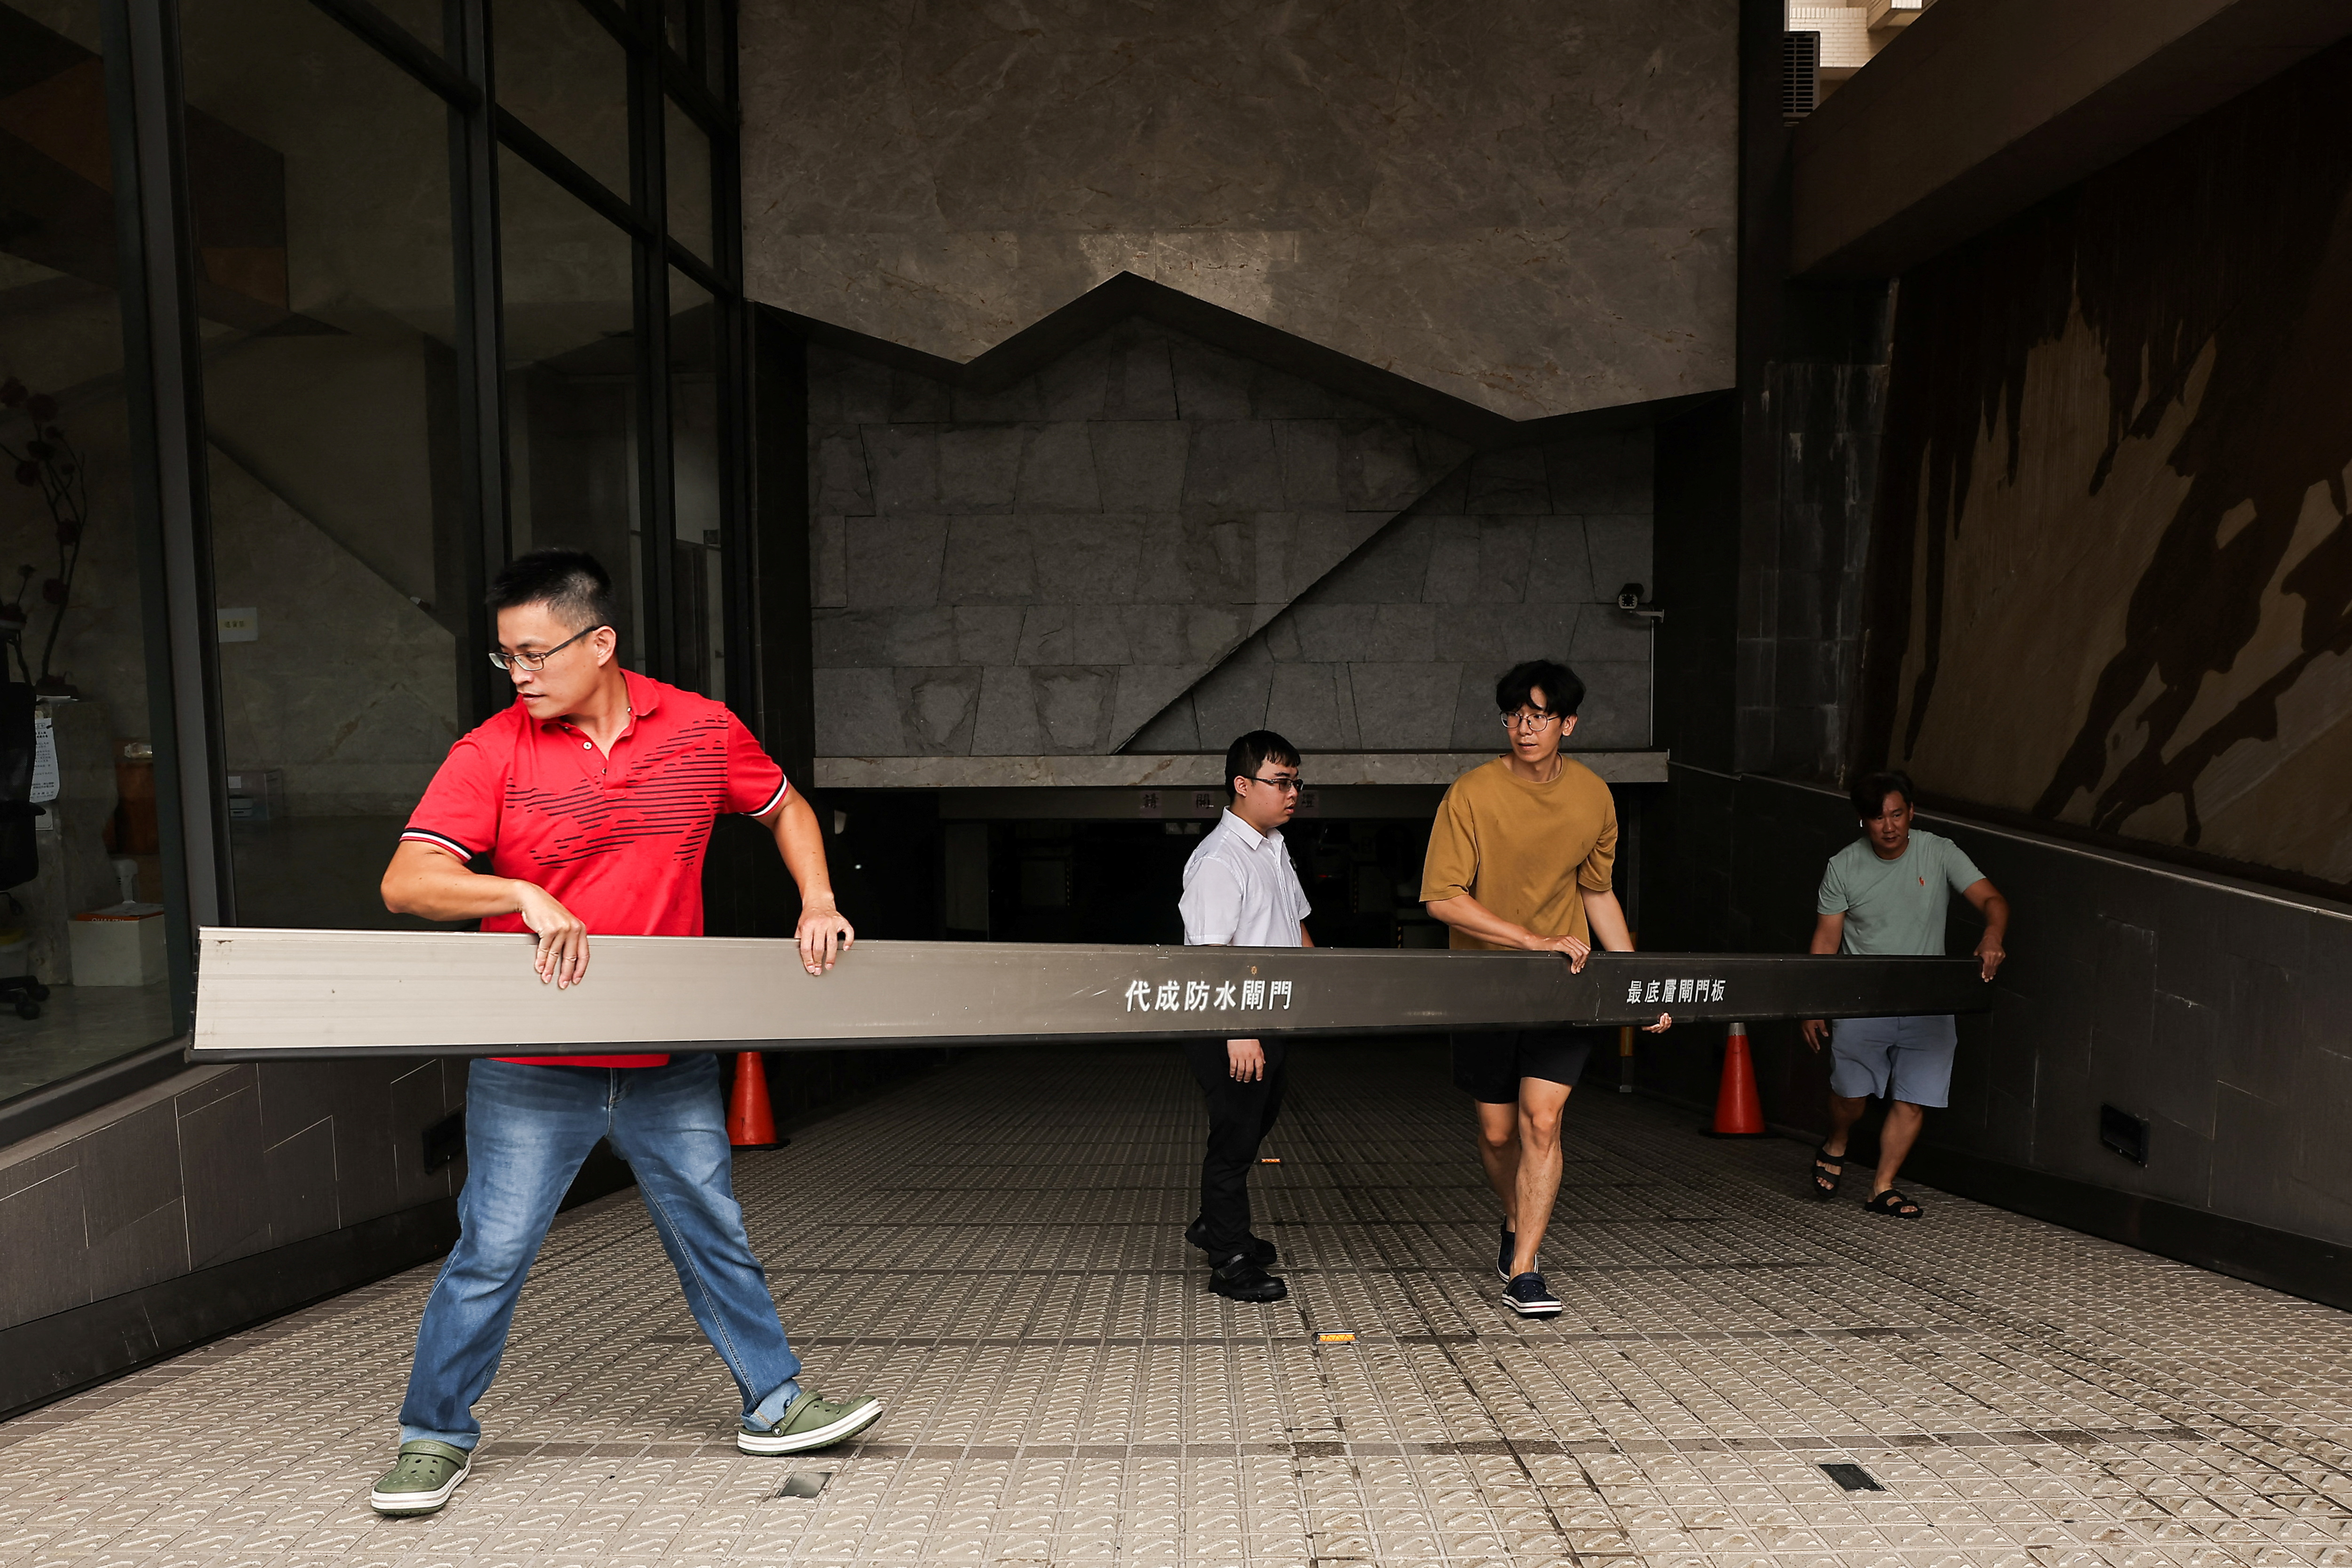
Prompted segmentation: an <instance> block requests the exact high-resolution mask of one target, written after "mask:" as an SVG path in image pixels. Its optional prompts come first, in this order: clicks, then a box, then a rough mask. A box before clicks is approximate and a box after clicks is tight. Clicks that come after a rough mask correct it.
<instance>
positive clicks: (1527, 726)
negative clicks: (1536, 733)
mask: <svg viewBox="0 0 2352 1568" xmlns="http://www.w3.org/2000/svg"><path fill="white" fill-rule="evenodd" d="M1557 723H1559V714H1557V713H1538V712H1536V711H1535V710H1532V709H1528V708H1522V709H1520V710H1518V711H1517V712H1516V713H1506V714H1504V715H1503V728H1504V729H1506V730H1541V729H1544V728H1546V727H1547V726H1549V725H1552V724H1557Z"/></svg>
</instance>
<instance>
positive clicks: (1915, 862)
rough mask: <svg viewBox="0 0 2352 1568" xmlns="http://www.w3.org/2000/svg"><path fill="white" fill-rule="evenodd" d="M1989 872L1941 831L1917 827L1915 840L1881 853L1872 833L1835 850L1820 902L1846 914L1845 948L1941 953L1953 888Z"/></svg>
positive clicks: (1884, 953) (1886, 954)
mask: <svg viewBox="0 0 2352 1568" xmlns="http://www.w3.org/2000/svg"><path fill="white" fill-rule="evenodd" d="M1983 879H1984V873H1983V872H1982V871H1979V870H1978V869H1977V866H1976V862H1975V861H1973V860H1971V859H1969V858H1968V856H1967V855H1965V854H1963V853H1962V852H1961V850H1960V847H1959V846H1958V845H1957V844H1955V843H1953V842H1952V841H1951V840H1950V839H1948V838H1946V837H1942V836H1941V835H1940V834H1935V833H1922V832H1920V831H1919V830H1918V829H1917V828H1916V827H1915V828H1913V829H1912V830H1911V842H1909V843H1908V844H1906V845H1905V846H1904V847H1903V853H1902V854H1900V855H1898V856H1896V857H1895V858H1894V859H1892V860H1882V859H1880V858H1878V852H1877V851H1876V850H1874V849H1873V848H1872V847H1870V840H1869V839H1867V838H1857V839H1855V840H1854V841H1853V843H1851V844H1849V845H1847V846H1846V847H1844V848H1843V849H1841V850H1839V851H1838V852H1837V853H1836V854H1834V855H1832V856H1831V857H1830V864H1829V869H1827V870H1826V871H1824V872H1822V890H1821V893H1820V896H1819V897H1817V898H1816V899H1815V900H1813V907H1814V909H1816V910H1819V911H1820V912H1821V913H1822V914H1825V915H1841V914H1842V915H1843V916H1845V936H1844V938H1843V940H1842V941H1841V942H1839V943H1838V951H1839V952H1854V953H1861V954H1863V955H1864V956H1866V957H1872V958H1891V957H1895V956H1898V955H1901V954H1910V953H1929V954H1937V953H1941V952H1943V951H1944V914H1945V911H1946V910H1948V909H1949V908H1950V907H1951V895H1952V894H1954V893H1957V892H1958V891H1960V890H1961V889H1963V888H1969V887H1973V886H1974V885H1975V884H1977V883H1978V882H1980V881H1982V880H1983Z"/></svg>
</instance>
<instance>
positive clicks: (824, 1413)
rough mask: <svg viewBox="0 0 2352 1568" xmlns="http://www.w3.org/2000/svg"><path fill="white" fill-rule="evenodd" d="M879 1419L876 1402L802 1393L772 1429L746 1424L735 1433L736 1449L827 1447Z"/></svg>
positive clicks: (791, 1451) (773, 1450)
mask: <svg viewBox="0 0 2352 1568" xmlns="http://www.w3.org/2000/svg"><path fill="white" fill-rule="evenodd" d="M881 1418H882V1402H881V1401H880V1400H878V1399H845V1400H832V1399H819V1398H818V1397H817V1396H816V1395H815V1394H802V1395H801V1396H800V1397H799V1398H798V1399H795V1400H793V1402H792V1403H791V1404H790V1405H785V1406H784V1414H783V1418H782V1420H780V1421H778V1422H777V1423H776V1424H775V1425H774V1426H769V1427H764V1428H763V1427H759V1426H752V1425H751V1423H750V1422H749V1421H746V1422H745V1423H743V1429H742V1430H741V1431H740V1432H738V1433H736V1434H735V1446H736V1447H739V1448H740V1449H742V1450H743V1452H745V1453H747V1454H798V1453H803V1452H805V1451H806V1450H808V1449H810V1448H829V1447H833V1445H835V1443H838V1442H840V1441H842V1440H843V1439H844V1438H845V1437H853V1436H856V1435H857V1434H858V1433H860V1432H863V1431H865V1430H866V1428H867V1427H868V1426H873V1425H874V1423H875V1422H877V1421H878V1420H880V1419H881Z"/></svg>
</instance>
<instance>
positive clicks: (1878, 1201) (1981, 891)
mask: <svg viewBox="0 0 2352 1568" xmlns="http://www.w3.org/2000/svg"><path fill="white" fill-rule="evenodd" d="M1911 798H1912V791H1911V778H1910V775H1909V774H1907V773H1872V774H1870V775H1869V776H1867V777H1866V778H1864V779H1863V780H1862V781H1861V782H1860V783H1858V784H1855V785H1854V786H1853V810H1854V815H1855V816H1858V817H1860V818H1861V819H1862V834H1863V836H1862V837H1860V838H1857V839H1855V840H1854V841H1853V843H1852V844H1849V845H1847V846H1846V847H1844V848H1843V849H1841V850H1839V851H1838V852H1837V853H1836V854H1835V855H1832V856H1831V857H1830V863H1829V868H1828V869H1827V870H1826V871H1824V872H1823V873H1822V887H1821V894H1820V896H1819V897H1818V898H1816V899H1815V900H1813V909H1814V911H1815V916H1816V919H1815V921H1814V925H1813V944H1812V951H1813V952H1855V953H1865V954H1869V955H1871V956H1874V957H1875V956H1886V955H1894V954H1903V953H1941V952H1943V951H1944V915H1945V912H1946V910H1948V908H1949V907H1950V904H1951V896H1952V895H1953V894H1954V893H1958V894H1959V895H1960V897H1962V898H1964V899H1966V900H1968V901H1969V903H1970V904H1972V905H1974V906H1975V907H1976V910H1977V912H1978V913H1979V914H1980V915H1982V916H1983V917H1984V922H1985V933H1984V940H1983V941H1982V942H1978V943H1977V953H1976V955H1977V962H1978V963H1979V965H1980V966H1981V973H1983V975H1984V978H1985V979H1986V981H1988V982H1990V980H1991V979H1992V977H1993V973H1994V971H1996V970H1998V969H1999V968H2000V961H2001V960H2002V959H2003V958H2005V957H2007V956H2008V954H2007V952H2005V951H2004V950H2003V948H2002V946H2001V939H2002V937H2003V935H2004V934H2005V933H2006V932H2007V931H2008V930H2009V900H2006V899H2004V898H2002V897H2001V896H2000V890H1999V889H1996V888H1995V887H1994V886H1993V885H1992V884H1991V883H1990V882H1989V881H1987V880H1986V879H1985V875H1984V873H1983V872H1981V871H1979V870H1978V869H1977V868H1976V863H1975V862H1974V861H1972V860H1970V859H1969V858H1968V856H1967V854H1966V853H1965V852H1963V851H1962V850H1961V848H1960V847H1959V846H1958V845H1957V844H1955V843H1953V842H1952V841H1951V840H1950V839H1948V838H1946V837H1941V836H1940V835H1937V834H1934V833H1922V832H1915V831H1913V829H1912V826H1911V816H1912V807H1911ZM1824 1036H1826V1037H1828V1039H1829V1042H1830V1057H1831V1066H1830V1135H1829V1137H1828V1138H1826V1139H1824V1140H1823V1141H1822V1146H1821V1148H1820V1149H1818V1150H1816V1151H1815V1152H1814V1154H1813V1190H1814V1192H1815V1193H1816V1194H1819V1195H1820V1196H1821V1197H1822V1198H1829V1197H1832V1196H1834V1195H1835V1194H1836V1193H1837V1189H1838V1179H1839V1178H1840V1177H1841V1176H1843V1174H1844V1173H1845V1146H1846V1135H1847V1134H1848V1133H1849V1132H1851V1131H1853V1124H1854V1123H1855V1122H1856V1121H1860V1120H1861V1118H1862V1113H1863V1111H1864V1109H1866V1108H1867V1107H1868V1105H1869V1104H1870V1101H1871V1099H1872V1097H1874V1096H1878V1095H1884V1096H1885V1098H1886V1101H1887V1104H1886V1121H1885V1126H1883V1127H1882V1128H1880V1130H1879V1133H1878V1170H1877V1172H1876V1173H1875V1174H1874V1177H1873V1178H1872V1182H1871V1188H1870V1196H1869V1197H1868V1198H1867V1199H1865V1200H1864V1203H1863V1205H1862V1206H1863V1207H1864V1208H1866V1209H1868V1210H1870V1211H1871V1212H1872V1213H1873V1214H1883V1215H1893V1216H1895V1218H1897V1219H1917V1218H1918V1217H1919V1215H1920V1208H1919V1205H1917V1204H1916V1203H1914V1202H1912V1201H1911V1200H1910V1199H1909V1198H1907V1197H1906V1196H1905V1195H1904V1194H1901V1193H1899V1192H1897V1191H1896V1190H1895V1175H1896V1173H1898V1172H1900V1171H1901V1170H1902V1169H1903V1161H1904V1157H1905V1156H1906V1155H1907V1154H1909V1153H1910V1152H1911V1145H1912V1143H1913V1142H1916V1140H1917V1138H1918V1136H1919V1128H1920V1125H1921V1123H1923V1122H1924V1121H1926V1120H1927V1108H1928V1107H1931V1106H1932V1107H1935V1108H1937V1109H1938V1110H1940V1109H1942V1108H1943V1107H1944V1106H1946V1105H1948V1104H1949V1103H1951V1088H1952V1056H1953V1053H1954V1051H1955V1050H1956V1049H1957V1048H1958V1044H1959V1031H1958V1026H1957V1024H1956V1023H1955V1022H1954V1020H1953V1018H1952V1016H1951V1015H1949V1014H1946V1015H1944V1016H1941V1017H1931V1018H1840V1019H1839V1020H1838V1021H1837V1022H1836V1024H1835V1025H1833V1026H1824V1025H1823V1023H1822V1020H1821V1019H1819V1018H1808V1019H1806V1020H1805V1044H1807V1045H1808V1046H1811V1047H1812V1048H1813V1049H1814V1050H1816V1051H1818V1050H1820V1049H1821V1048H1822V1037H1824Z"/></svg>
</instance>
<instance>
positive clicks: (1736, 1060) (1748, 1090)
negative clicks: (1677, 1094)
mask: <svg viewBox="0 0 2352 1568" xmlns="http://www.w3.org/2000/svg"><path fill="white" fill-rule="evenodd" d="M1707 1131H1709V1132H1711V1133H1713V1134H1715V1136H1717V1138H1765V1137H1769V1136H1770V1133H1769V1131H1767V1130H1766V1129H1765V1126H1764V1107H1763V1104H1762V1102H1760V1101H1759V1100H1758V1099H1757V1098H1756V1063H1755V1061H1754V1060H1753V1059H1752V1058H1750V1057H1749V1056H1748V1026H1747V1025H1745V1024H1734V1025H1732V1026H1731V1028H1730V1032H1729V1035H1728V1036H1727V1038H1726V1039H1725V1040H1724V1042H1723V1082H1722V1085H1721V1086H1720V1087H1719V1088H1717V1089H1716V1091H1715V1122H1714V1124H1713V1125H1712V1126H1710V1127H1709V1128H1707Z"/></svg>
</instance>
